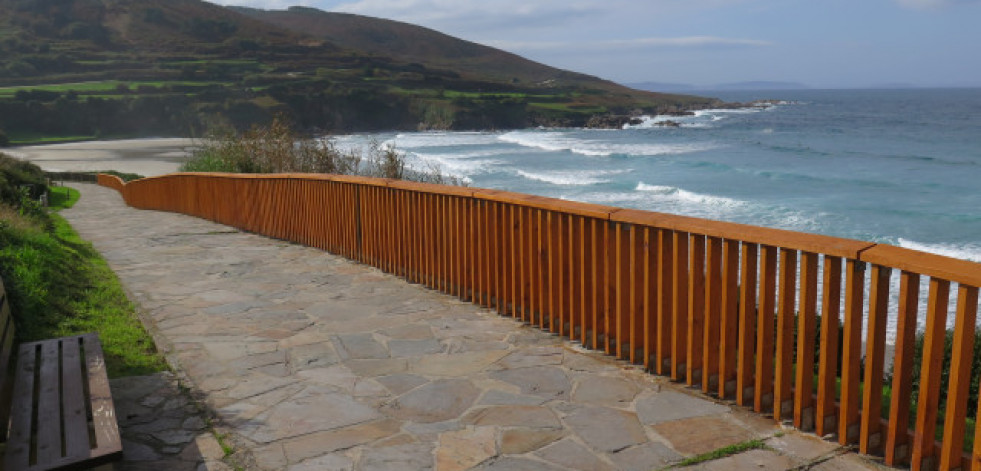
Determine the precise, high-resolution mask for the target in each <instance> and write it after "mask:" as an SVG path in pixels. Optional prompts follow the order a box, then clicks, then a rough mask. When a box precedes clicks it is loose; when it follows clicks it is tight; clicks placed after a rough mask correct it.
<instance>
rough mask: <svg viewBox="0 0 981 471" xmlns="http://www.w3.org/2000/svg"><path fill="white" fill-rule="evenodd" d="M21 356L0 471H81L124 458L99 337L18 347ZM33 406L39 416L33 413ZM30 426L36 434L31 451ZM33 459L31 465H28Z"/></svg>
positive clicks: (76, 338) (88, 336)
mask: <svg viewBox="0 0 981 471" xmlns="http://www.w3.org/2000/svg"><path fill="white" fill-rule="evenodd" d="M39 354H40V355H39ZM19 355H20V357H19V358H18V365H17V379H16V381H15V386H14V387H15V388H16V391H15V395H14V401H13V402H14V404H13V411H12V412H11V415H12V417H13V419H12V425H11V430H12V433H11V437H10V440H9V441H8V444H7V452H6V455H7V456H6V457H5V460H4V464H5V466H4V467H3V468H2V469H5V470H11V471H12V470H21V469H23V470H50V469H79V468H88V467H92V466H96V465H99V464H102V463H107V462H109V461H111V460H114V459H116V458H119V457H121V456H122V450H123V448H122V441H121V440H120V437H119V426H118V425H117V423H116V415H115V410H114V409H113V402H112V396H111V395H110V392H109V380H108V378H107V376H106V368H105V359H104V357H103V353H102V347H101V345H100V344H99V338H98V335H97V334H95V333H91V334H85V335H79V336H74V337H65V338H60V339H51V340H42V341H40V342H32V343H26V344H22V345H21V346H20V353H19ZM83 357H84V361H83ZM38 362H40V363H38ZM59 365H60V366H61V368H59ZM83 369H85V371H83ZM35 376H37V379H38V380H37V381H36V380H35ZM86 383H87V384H88V391H89V397H88V403H86V400H85V385H86ZM35 391H36V392H35ZM35 400H36V401H35ZM35 402H36V403H37V407H36V410H37V411H38V413H37V417H35V416H34V415H35V414H34V413H33V410H35V407H34V403H35ZM87 406H88V407H90V408H91V411H92V423H93V425H94V429H95V443H92V438H91V434H90V432H89V421H88V413H87V412H88V411H87V410H86V407H87ZM62 411H64V415H62ZM35 419H36V420H35ZM32 423H33V424H34V425H33V427H34V429H35V431H36V436H35V437H34V439H35V445H36V449H35V451H33V452H32V451H31V441H32V437H31V432H32V431H31V428H32ZM62 424H63V425H64V432H62ZM62 440H64V441H62ZM63 444H64V445H63ZM62 450H64V452H65V453H64V454H63V453H62ZM32 455H34V456H33V458H34V460H35V461H36V462H35V463H34V464H31V460H32Z"/></svg>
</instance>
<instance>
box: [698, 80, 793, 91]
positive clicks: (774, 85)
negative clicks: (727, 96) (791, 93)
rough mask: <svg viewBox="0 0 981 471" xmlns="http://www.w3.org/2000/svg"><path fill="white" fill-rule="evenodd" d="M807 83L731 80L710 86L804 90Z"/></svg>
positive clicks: (743, 88) (717, 87)
mask: <svg viewBox="0 0 981 471" xmlns="http://www.w3.org/2000/svg"><path fill="white" fill-rule="evenodd" d="M808 88H810V87H808V86H807V85H804V84H803V83H798V82H769V81H762V80H760V81H753V82H732V83H722V84H719V85H716V86H714V87H712V88H711V89H712V90H804V89H808Z"/></svg>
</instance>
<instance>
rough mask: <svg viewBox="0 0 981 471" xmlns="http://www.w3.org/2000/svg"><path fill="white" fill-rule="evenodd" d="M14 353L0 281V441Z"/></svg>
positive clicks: (11, 327)
mask: <svg viewBox="0 0 981 471" xmlns="http://www.w3.org/2000/svg"><path fill="white" fill-rule="evenodd" d="M13 351H14V318H13V317H12V316H11V315H10V303H9V302H8V301H7V295H6V293H5V292H4V291H3V282H2V281H0V424H3V426H0V441H6V440H7V427H6V425H7V423H8V422H7V419H9V418H10V408H9V406H10V398H11V393H12V392H13V391H12V390H13V385H12V384H11V382H10V381H9V379H10V378H11V377H12V376H13V375H9V374H8V373H10V366H9V365H10V357H11V356H12V355H13Z"/></svg>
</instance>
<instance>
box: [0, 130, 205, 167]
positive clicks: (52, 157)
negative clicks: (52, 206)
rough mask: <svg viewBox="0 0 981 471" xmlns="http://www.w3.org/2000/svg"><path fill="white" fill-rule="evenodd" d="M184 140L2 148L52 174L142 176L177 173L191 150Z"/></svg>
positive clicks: (189, 141) (186, 140)
mask: <svg viewBox="0 0 981 471" xmlns="http://www.w3.org/2000/svg"><path fill="white" fill-rule="evenodd" d="M194 145H195V141H194V140H193V139H186V138H148V139H126V140H118V141H86V142H70V143H63V144H48V145H40V146H24V147H12V148H9V149H3V151H2V152H4V153H6V154H8V155H12V156H14V157H17V158H20V159H24V160H27V161H30V162H33V163H34V164H36V165H38V166H40V167H41V168H42V169H44V170H47V171H51V172H72V171H102V170H116V171H119V172H126V173H137V174H140V175H144V176H148V177H149V176H154V175H163V174H167V173H173V172H176V171H177V169H178V167H180V164H181V163H182V162H183V161H184V160H185V159H187V157H188V156H189V155H190V152H191V150H192V149H193V148H194Z"/></svg>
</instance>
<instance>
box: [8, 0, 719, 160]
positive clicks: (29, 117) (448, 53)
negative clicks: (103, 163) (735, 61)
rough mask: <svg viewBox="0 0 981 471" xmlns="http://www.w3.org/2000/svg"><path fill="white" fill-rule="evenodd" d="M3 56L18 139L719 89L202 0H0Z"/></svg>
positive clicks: (405, 123) (572, 118) (687, 105)
mask: <svg viewBox="0 0 981 471" xmlns="http://www.w3.org/2000/svg"><path fill="white" fill-rule="evenodd" d="M0 56H2V57H4V60H3V61H2V62H0V131H5V132H6V134H7V135H8V136H10V138H11V139H12V140H13V141H14V143H18V142H25V141H38V140H46V139H56V138H60V139H64V138H92V137H110V136H120V137H121V136H138V135H151V134H152V135H199V134H201V133H202V132H204V130H206V129H208V128H210V127H213V126H215V125H228V126H233V127H236V128H240V129H241V128H245V127H248V126H250V125H252V124H255V123H264V122H268V121H269V120H270V119H271V118H272V116H275V115H276V114H285V115H286V116H288V117H289V118H290V119H291V120H293V121H294V122H295V123H296V124H298V125H299V126H301V127H302V128H305V129H308V130H311V131H317V130H331V131H337V132H343V131H371V130H382V129H420V128H421V129H426V128H439V129H475V128H481V129H487V128H518V127H525V126H534V125H573V126H578V125H583V124H584V123H586V121H587V120H589V118H591V117H593V116H594V115H597V114H599V115H603V114H611V113H612V114H623V113H631V112H636V111H644V112H657V111H674V110H678V109H691V108H701V107H706V106H711V105H714V104H717V103H718V102H717V101H715V100H712V99H706V98H698V97H691V96H684V95H663V94H655V93H650V92H641V91H636V90H632V89H629V88H625V87H622V86H619V85H616V84H614V83H612V82H608V81H604V80H600V79H597V78H594V77H590V76H587V75H583V74H577V73H573V72H568V71H563V70H558V69H554V68H551V67H548V66H545V65H542V64H538V63H535V62H532V61H528V60H526V59H523V58H521V57H518V56H516V55H513V54H510V53H507V52H504V51H500V50H496V49H493V48H489V47H486V46H481V45H479V44H475V43H471V42H467V41H463V40H459V39H456V38H453V37H450V36H447V35H444V34H441V33H438V32H436V31H432V30H429V29H425V28H421V27H417V26H413V25H408V24H404V23H398V22H393V21H387V20H380V19H375V18H368V17H362V16H355V15H345V14H334V13H326V12H322V11H319V10H314V9H309V8H291V9H289V10H286V11H279V12H275V11H273V12H267V11H261V10H251V9H242V8H225V7H220V6H217V5H213V4H210V3H206V2H202V1H198V0H168V1H166V2H156V1H149V0H2V1H0Z"/></svg>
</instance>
